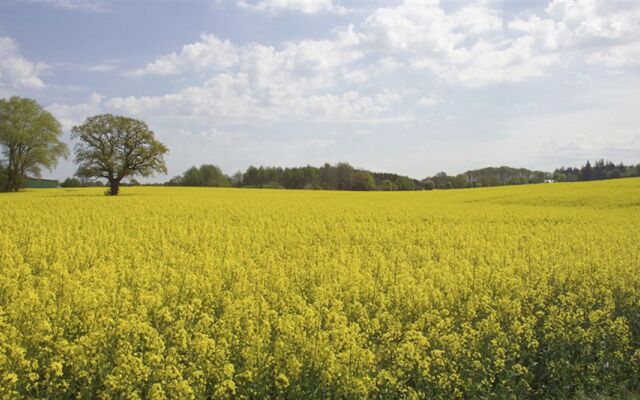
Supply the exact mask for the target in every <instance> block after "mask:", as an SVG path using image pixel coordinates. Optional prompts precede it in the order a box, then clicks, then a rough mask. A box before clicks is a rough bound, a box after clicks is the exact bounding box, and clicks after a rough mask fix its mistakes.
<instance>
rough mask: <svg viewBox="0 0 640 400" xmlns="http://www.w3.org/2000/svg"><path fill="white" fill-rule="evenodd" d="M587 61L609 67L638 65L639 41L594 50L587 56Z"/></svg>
mask: <svg viewBox="0 0 640 400" xmlns="http://www.w3.org/2000/svg"><path fill="white" fill-rule="evenodd" d="M587 61H589V62H590V63H592V64H602V65H604V66H606V67H609V68H622V67H632V66H637V65H640V41H639V42H636V43H628V44H623V45H620V46H615V47H612V48H609V49H606V50H603V51H598V52H595V53H593V54H591V55H589V56H588V57H587Z"/></svg>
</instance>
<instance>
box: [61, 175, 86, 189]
mask: <svg viewBox="0 0 640 400" xmlns="http://www.w3.org/2000/svg"><path fill="white" fill-rule="evenodd" d="M60 186H61V187H63V188H77V187H82V182H81V181H80V179H78V178H75V177H69V178H67V179H65V180H64V181H63V182H62V183H61V184H60Z"/></svg>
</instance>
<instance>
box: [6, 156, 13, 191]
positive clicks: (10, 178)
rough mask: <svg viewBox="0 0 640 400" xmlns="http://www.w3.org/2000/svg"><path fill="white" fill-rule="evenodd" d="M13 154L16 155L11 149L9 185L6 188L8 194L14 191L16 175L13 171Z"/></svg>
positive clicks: (8, 167)
mask: <svg viewBox="0 0 640 400" xmlns="http://www.w3.org/2000/svg"><path fill="white" fill-rule="evenodd" d="M13 154H14V149H12V148H10V149H9V165H7V184H6V187H5V190H6V191H7V192H12V191H13V190H14V187H13V185H14V183H13V182H14V180H15V179H14V173H13V172H12V171H13V170H14V169H13Z"/></svg>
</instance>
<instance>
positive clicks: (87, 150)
mask: <svg viewBox="0 0 640 400" xmlns="http://www.w3.org/2000/svg"><path fill="white" fill-rule="evenodd" d="M71 132H72V134H73V137H74V138H75V139H79V142H78V143H77V144H76V147H75V156H76V157H75V158H76V163H77V164H78V172H77V173H76V175H78V176H80V177H86V178H104V179H106V180H107V181H108V182H109V186H110V191H109V193H110V194H111V195H113V196H115V195H117V194H118V192H119V190H120V182H122V179H124V178H125V177H128V176H129V177H130V176H135V175H139V176H151V175H153V174H154V173H155V172H162V173H165V174H166V173H167V167H166V165H165V162H164V155H165V154H166V153H167V151H168V149H167V147H166V146H165V145H164V144H162V143H160V142H159V141H157V140H156V138H155V136H154V134H153V132H152V131H151V130H150V129H149V127H148V126H147V124H145V123H144V122H143V121H139V120H136V119H133V118H127V117H122V116H118V115H111V114H103V115H96V116H93V117H90V118H87V119H86V121H85V122H84V123H83V124H82V125H78V126H74V127H73V129H72V130H71Z"/></svg>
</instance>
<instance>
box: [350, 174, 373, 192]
mask: <svg viewBox="0 0 640 400" xmlns="http://www.w3.org/2000/svg"><path fill="white" fill-rule="evenodd" d="M351 184H352V186H351V187H352V188H353V190H373V189H375V188H376V182H375V181H374V180H373V176H371V174H370V173H368V172H366V171H358V172H356V173H354V174H353V175H352V177H351Z"/></svg>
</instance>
